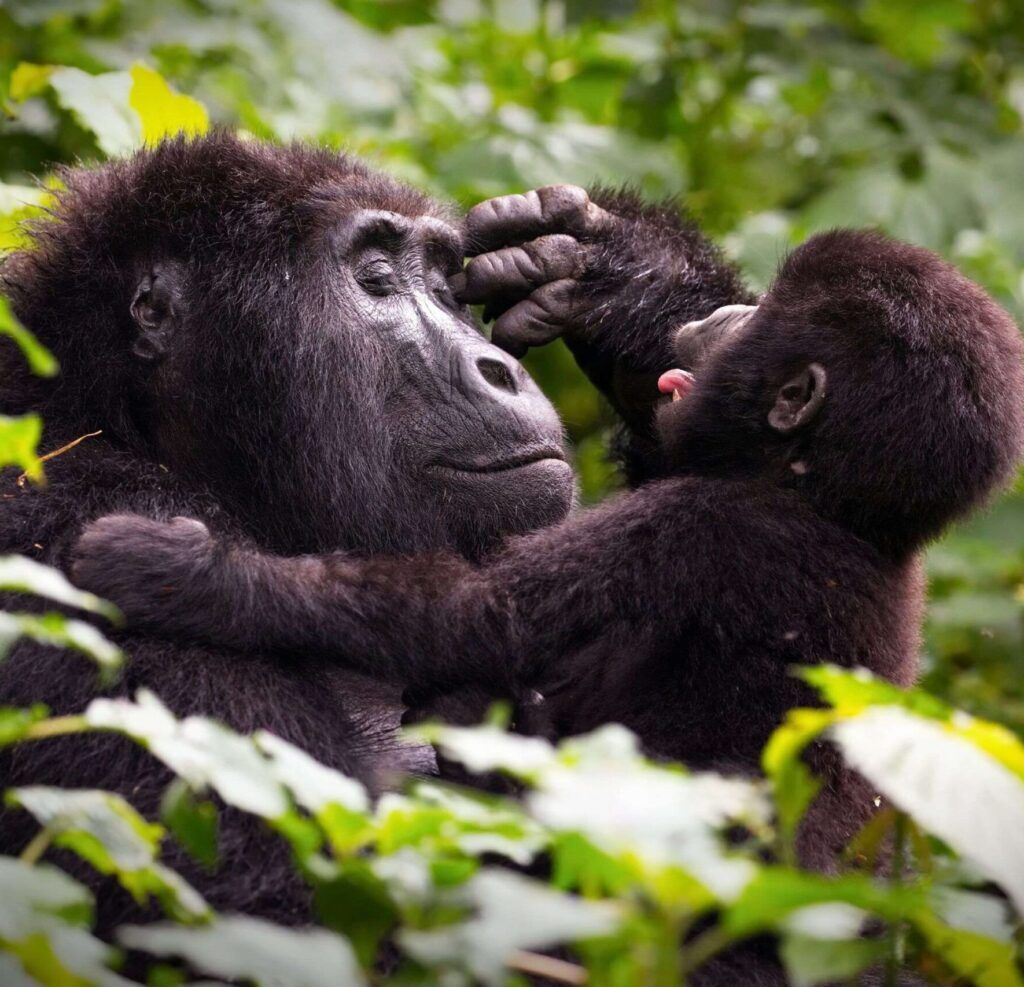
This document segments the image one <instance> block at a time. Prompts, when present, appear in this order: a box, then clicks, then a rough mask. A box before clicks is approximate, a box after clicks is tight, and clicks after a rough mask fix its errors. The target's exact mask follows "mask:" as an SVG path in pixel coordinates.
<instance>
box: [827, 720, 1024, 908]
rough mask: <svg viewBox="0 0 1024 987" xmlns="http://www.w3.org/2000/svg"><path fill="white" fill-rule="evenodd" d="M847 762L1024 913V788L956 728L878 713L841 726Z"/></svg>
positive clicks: (838, 737)
mask: <svg viewBox="0 0 1024 987" xmlns="http://www.w3.org/2000/svg"><path fill="white" fill-rule="evenodd" d="M831 735H832V737H833V738H834V740H835V741H836V743H837V744H838V746H839V747H840V749H841V750H842V753H843V756H844V758H845V759H846V761H847V763H848V764H849V765H850V766H851V767H853V768H854V769H856V770H857V771H859V772H860V773H861V774H862V775H864V776H865V777H866V778H867V779H868V781H870V782H871V784H872V785H874V786H875V787H876V788H877V789H878V790H879V791H880V792H882V794H884V795H885V796H886V798H888V799H890V800H891V801H892V803H893V804H894V805H896V806H899V808H901V809H902V810H903V811H904V812H906V813H908V814H909V815H910V816H912V817H913V818H914V819H915V820H916V821H917V822H918V823H920V825H921V826H923V827H924V829H926V830H927V831H928V832H930V833H933V834H934V835H935V836H938V837H939V838H940V839H942V840H944V841H945V842H946V843H947V844H949V846H951V847H952V848H953V849H954V850H955V851H956V852H957V853H959V854H960V855H961V856H963V857H964V858H965V859H966V860H968V861H971V862H972V863H973V864H975V866H977V867H978V869H979V870H980V871H981V872H982V873H983V874H985V875H986V876H987V877H988V878H989V879H990V880H992V881H993V882H995V883H996V884H998V885H999V886H1000V887H1002V888H1003V889H1004V890H1005V891H1006V892H1007V893H1008V894H1009V896H1010V897H1011V899H1012V900H1013V901H1014V903H1015V904H1016V906H1017V909H1018V910H1022V909H1024V781H1022V780H1021V779H1020V778H1019V777H1017V776H1016V775H1015V774H1013V773H1012V772H1011V771H1010V770H1009V769H1007V768H1006V767H1005V766H1004V765H1002V764H1000V763H999V762H998V761H997V760H996V759H994V758H993V757H991V756H990V755H989V754H988V753H987V752H986V751H984V750H982V749H979V748H978V747H977V746H975V745H974V744H973V743H972V742H971V741H970V740H969V739H968V738H965V737H963V736H960V735H958V734H957V732H956V730H955V727H954V726H953V725H952V724H943V723H940V722H937V721H936V720H931V719H925V718H924V717H920V716H916V715H915V714H913V713H911V712H910V711H909V710H906V709H904V708H902V707H899V706H879V707H873V708H869V709H866V710H865V711H864V712H863V713H861V714H859V715H857V716H854V717H851V718H849V719H846V720H842V721H841V722H839V723H837V724H835V726H833V727H832V731H831Z"/></svg>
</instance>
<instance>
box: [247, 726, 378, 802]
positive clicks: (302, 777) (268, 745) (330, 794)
mask: <svg viewBox="0 0 1024 987" xmlns="http://www.w3.org/2000/svg"><path fill="white" fill-rule="evenodd" d="M254 740H255V741H256V746H257V747H258V748H259V749H260V750H261V751H262V752H263V753H264V754H265V755H266V756H267V758H268V759H269V760H270V767H271V770H272V771H273V773H274V775H275V776H276V777H277V780H278V781H279V782H280V783H281V784H282V785H285V786H287V788H288V789H289V790H290V791H291V793H292V795H293V796H294V797H295V801H296V802H297V803H298V804H299V805H300V806H302V808H304V809H307V810H309V811H310V812H313V813H316V812H319V811H320V810H321V809H323V808H325V807H326V806H328V805H338V806H342V807H343V808H346V809H350V810H351V811H352V812H366V811H367V809H369V807H370V797H369V795H368V794H367V792H366V788H365V787H364V786H363V785H362V783H360V782H358V781H356V780H355V779H353V778H348V777H346V776H345V775H343V774H342V773H341V772H340V771H335V770H334V768H328V767H326V766H325V765H323V764H320V763H319V761H316V760H315V759H314V758H312V757H310V756H309V755H308V754H307V753H306V752H305V751H303V750H300V749H299V748H298V747H296V746H295V745H294V744H289V743H288V742H287V741H286V740H282V739H281V738H280V737H275V736H274V735H273V734H272V733H267V732H266V731H265V730H261V731H260V732H259V733H257V734H256V735H255V737H254Z"/></svg>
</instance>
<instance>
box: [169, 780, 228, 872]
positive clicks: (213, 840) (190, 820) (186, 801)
mask: <svg viewBox="0 0 1024 987" xmlns="http://www.w3.org/2000/svg"><path fill="white" fill-rule="evenodd" d="M160 818H161V819H162V820H163V822H164V825H166V826H167V828H168V829H169V830H170V831H171V832H172V833H173V834H174V836H175V838H176V839H177V840H178V842H179V843H180V844H181V845H182V846H183V847H184V848H185V849H186V850H187V851H188V852H189V854H191V856H192V857H193V858H194V859H196V860H198V861H199V863H201V864H204V865H205V866H206V867H207V868H208V869H209V870H213V868H214V867H215V866H216V864H217V834H218V829H219V818H218V815H217V807H216V806H215V805H214V804H213V803H212V802H205V801H200V800H199V799H197V798H196V797H195V794H194V793H193V791H192V789H191V788H189V786H188V784H186V783H185V782H184V781H182V780H181V779H180V778H178V779H176V780H175V781H173V782H172V783H171V784H170V786H169V787H168V789H167V791H166V792H165V793H164V797H163V801H162V802H161V803H160Z"/></svg>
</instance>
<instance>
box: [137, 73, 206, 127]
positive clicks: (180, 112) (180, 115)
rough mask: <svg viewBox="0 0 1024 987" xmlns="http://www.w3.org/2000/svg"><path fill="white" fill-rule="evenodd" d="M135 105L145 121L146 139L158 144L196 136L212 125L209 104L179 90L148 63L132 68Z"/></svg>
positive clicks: (141, 118) (143, 124)
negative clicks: (174, 88)
mask: <svg viewBox="0 0 1024 987" xmlns="http://www.w3.org/2000/svg"><path fill="white" fill-rule="evenodd" d="M131 80H132V85H131V93H130V97H129V101H130V103H131V107H132V109H133V110H135V112H136V113H137V114H138V117H139V120H140V121H141V123H142V139H143V140H144V141H145V142H146V143H147V144H154V143H157V142H158V141H160V140H162V139H163V138H164V137H173V136H174V135H175V134H185V135H187V136H189V137H195V136H198V135H199V134H203V133H205V132H206V131H207V129H208V128H209V126H210V118H209V116H208V115H207V112H206V107H205V106H203V104H202V103H200V102H199V101H198V100H195V99H193V98H192V97H191V96H184V95H182V94H181V93H176V92H175V91H174V90H173V89H171V87H170V86H169V85H168V84H167V83H166V82H165V81H164V79H163V77H162V76H161V75H160V74H159V73H157V72H154V71H153V70H152V69H150V68H147V67H146V66H145V65H133V66H132V70H131Z"/></svg>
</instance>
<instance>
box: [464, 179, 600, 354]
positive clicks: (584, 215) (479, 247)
mask: <svg viewBox="0 0 1024 987" xmlns="http://www.w3.org/2000/svg"><path fill="white" fill-rule="evenodd" d="M617 226H618V221H617V218H616V217H615V216H613V215H612V214H611V213H608V212H606V211H605V210H604V209H602V208H601V207H600V206H598V205H596V204H595V203H593V202H591V200H590V197H589V196H588V195H587V193H586V191H585V190H584V189H582V188H578V187H577V186H575V185H549V186H547V187H546V188H541V189H537V190H535V191H532V192H525V193H523V194H522V195H505V196H501V197H499V198H497V199H488V200H487V201H486V202H481V203H479V205H476V206H474V207H473V208H472V209H471V210H470V211H469V215H468V216H467V217H466V232H467V239H468V247H469V250H468V251H467V252H468V253H471V254H472V253H475V254H477V256H476V257H474V258H473V259H472V260H471V261H470V262H469V264H467V265H466V269H465V271H463V272H461V273H459V274H456V275H455V276H454V277H453V278H452V279H451V286H452V290H453V291H454V293H455V295H456V297H458V298H459V300H460V301H464V302H469V303H471V304H478V303H484V305H485V309H484V318H485V319H492V318H493V319H496V321H495V323H494V328H493V330H492V335H491V338H492V339H493V341H494V342H495V343H496V344H497V345H498V346H501V347H502V348H503V349H505V350H507V351H508V352H509V353H511V354H513V355H514V356H522V355H523V354H524V353H525V352H526V351H527V349H528V348H529V347H531V346H542V345H544V344H545V343H549V342H551V341H552V340H553V339H556V338H557V337H558V336H560V335H562V334H563V333H565V334H567V335H573V334H579V335H583V336H585V335H586V329H587V322H588V312H589V308H590V306H589V304H588V302H590V301H592V299H588V297H587V294H586V292H584V291H581V290H580V280H579V279H580V278H581V277H582V276H583V275H584V273H585V272H586V270H587V266H588V262H589V257H590V249H589V245H591V244H594V243H597V242H600V241H601V240H602V239H604V238H605V237H607V236H608V235H610V234H612V233H613V232H614V230H615V229H616V228H617Z"/></svg>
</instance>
